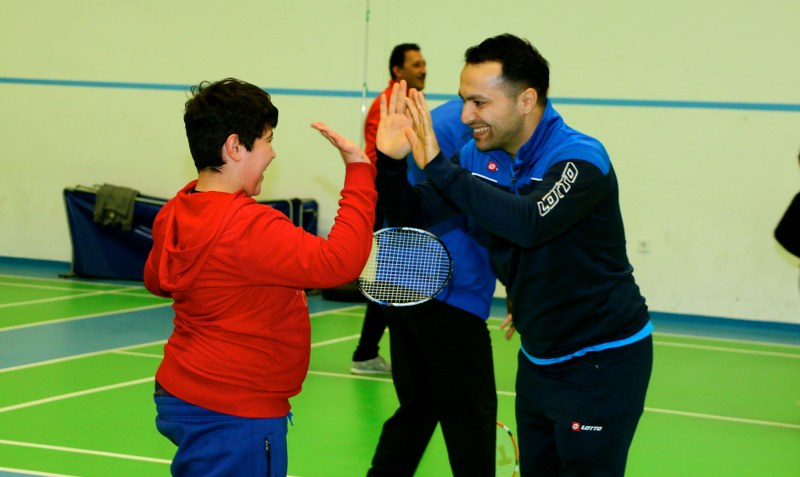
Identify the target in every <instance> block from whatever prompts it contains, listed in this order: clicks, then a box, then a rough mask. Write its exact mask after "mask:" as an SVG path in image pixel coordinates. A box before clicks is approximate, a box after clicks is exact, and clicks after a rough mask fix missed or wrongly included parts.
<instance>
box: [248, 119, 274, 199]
mask: <svg viewBox="0 0 800 477" xmlns="http://www.w3.org/2000/svg"><path fill="white" fill-rule="evenodd" d="M272 136H273V132H272V128H267V129H266V130H265V131H264V135H262V136H261V137H260V138H258V139H256V140H255V141H254V142H253V147H252V149H251V150H250V151H247V150H245V151H244V152H245V157H244V164H243V166H244V168H243V174H242V183H243V190H244V192H245V193H246V194H247V195H248V196H249V197H253V196H256V195H258V194H260V193H261V182H262V181H263V180H264V171H265V170H266V169H267V166H269V165H270V163H271V162H272V160H273V159H275V157H276V156H277V153H276V152H275V150H274V149H272Z"/></svg>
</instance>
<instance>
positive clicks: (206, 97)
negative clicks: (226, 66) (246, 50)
mask: <svg viewBox="0 0 800 477" xmlns="http://www.w3.org/2000/svg"><path fill="white" fill-rule="evenodd" d="M183 123H184V125H185V126H186V137H187V138H188V139H189V150H190V151H191V153H192V158H194V165H195V167H196V168H197V170H198V172H199V171H201V170H203V169H209V168H210V169H213V170H219V169H220V167H222V166H223V164H224V161H223V160H222V146H223V145H224V144H225V141H226V140H227V139H228V136H230V135H231V134H237V135H238V136H239V143H240V144H241V145H243V146H244V147H245V148H246V149H247V150H248V151H250V150H252V148H253V143H254V142H255V140H256V139H258V138H260V137H261V136H263V135H264V132H265V131H266V130H267V128H273V129H274V128H275V127H277V126H278V108H276V107H275V105H273V104H272V101H271V100H270V96H269V93H267V92H266V91H264V90H263V89H261V88H259V87H258V86H255V85H252V84H250V83H246V82H244V81H241V80H238V79H236V78H226V79H224V80H221V81H217V82H215V83H209V82H208V81H203V82H202V83H200V84H198V85H195V86H192V97H191V98H190V99H189V100H188V101H186V110H185V112H184V114H183Z"/></svg>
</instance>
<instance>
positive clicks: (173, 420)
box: [144, 78, 377, 477]
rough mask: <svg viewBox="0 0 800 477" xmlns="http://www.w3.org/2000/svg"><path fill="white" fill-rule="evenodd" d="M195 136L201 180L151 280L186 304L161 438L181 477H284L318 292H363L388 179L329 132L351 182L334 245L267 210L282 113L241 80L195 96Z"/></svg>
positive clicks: (161, 386)
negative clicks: (360, 281) (311, 298)
mask: <svg viewBox="0 0 800 477" xmlns="http://www.w3.org/2000/svg"><path fill="white" fill-rule="evenodd" d="M192 93H193V96H192V97H191V98H190V99H189V100H188V101H187V102H186V110H185V114H184V123H185V126H186V135H187V137H188V140H189V149H190V150H191V153H192V157H193V159H194V163H195V167H196V168H197V171H198V178H197V180H195V181H192V182H190V183H189V184H187V185H186V186H185V187H184V188H183V189H181V190H180V191H179V192H178V194H177V195H176V196H175V197H174V198H173V199H171V200H170V201H169V202H168V203H167V204H166V205H165V206H164V207H163V208H162V210H161V211H160V212H159V214H158V216H157V217H156V220H155V223H154V225H153V249H152V251H151V252H150V255H149V257H148V259H147V263H146V265H145V271H144V282H145V286H146V287H147V289H148V290H150V291H151V292H152V293H154V294H156V295H159V296H164V297H170V298H172V299H173V301H174V304H173V309H174V311H175V318H174V330H173V332H172V335H171V336H170V338H169V341H168V342H167V344H166V345H165V347H164V358H163V360H162V362H161V364H160V366H159V368H158V371H157V373H156V392H155V403H156V410H157V412H158V416H157V418H156V426H157V428H158V430H159V432H161V433H162V434H163V435H164V436H166V437H168V438H169V439H170V440H171V441H172V442H174V443H175V444H176V445H177V446H178V450H177V452H176V454H175V458H174V459H173V462H172V467H171V469H172V475H174V476H200V475H202V476H204V477H222V476H242V475H269V476H284V475H286V469H287V452H286V433H287V420H288V418H289V417H290V415H291V414H290V412H289V409H290V406H289V398H290V397H292V396H294V395H296V394H297V393H299V392H300V389H301V386H302V383H303V380H304V379H305V376H306V373H307V371H308V363H309V357H310V350H311V343H310V339H311V337H310V323H309V313H308V304H307V301H306V295H305V291H304V290H305V289H306V288H331V287H335V286H340V285H342V284H344V283H348V282H351V281H353V280H354V279H355V278H356V277H357V276H358V274H359V273H360V272H361V270H362V268H363V266H364V263H365V262H366V260H367V257H368V255H369V251H370V247H371V244H372V227H373V221H374V217H375V214H374V211H375V202H376V198H377V194H376V192H375V188H374V183H375V168H374V166H373V165H372V164H371V162H370V160H369V159H368V158H367V156H366V155H365V154H364V152H363V151H361V150H360V149H359V148H358V146H356V145H355V144H354V143H353V142H351V141H349V140H347V139H345V138H343V137H341V136H339V135H338V134H337V133H336V132H334V131H333V130H331V129H330V128H328V127H327V126H325V125H324V124H322V123H314V124H312V127H314V128H315V129H317V130H319V131H320V133H322V135H323V136H325V137H326V138H327V139H328V140H329V141H330V142H331V143H332V144H333V145H334V146H335V147H336V148H337V149H338V150H339V152H340V154H341V156H342V158H343V159H344V163H345V171H346V172H345V180H344V188H343V189H342V192H341V195H342V198H341V200H340V202H339V211H338V214H337V217H336V219H335V224H334V226H333V227H332V229H331V231H330V234H329V235H328V238H327V240H326V239H323V238H321V237H318V236H315V235H313V234H310V233H307V232H305V231H304V230H303V229H302V228H299V227H295V226H294V225H293V224H292V222H291V221H290V220H289V219H288V218H287V217H286V216H285V215H284V214H282V213H281V212H279V211H277V210H275V209H273V208H272V207H270V206H268V205H264V204H258V203H257V202H256V201H255V199H253V198H252V196H255V195H258V194H259V193H260V192H261V182H262V181H263V174H264V171H265V169H266V168H267V166H269V164H270V162H272V160H273V159H275V157H276V153H275V150H274V149H273V147H272V139H273V134H274V129H275V127H276V126H277V124H278V110H277V108H276V107H275V106H274V105H273V104H272V102H271V100H270V96H269V94H268V93H267V92H265V91H264V90H262V89H261V88H258V87H256V86H254V85H252V84H248V83H245V82H243V81H240V80H237V79H233V78H228V79H225V80H222V81H219V82H215V83H208V82H204V83H201V84H199V85H197V86H195V87H193V88H192Z"/></svg>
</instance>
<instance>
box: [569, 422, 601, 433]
mask: <svg viewBox="0 0 800 477" xmlns="http://www.w3.org/2000/svg"><path fill="white" fill-rule="evenodd" d="M602 430H603V426H585V425H583V424H581V423H580V422H573V423H572V432H581V431H589V432H600V431H602Z"/></svg>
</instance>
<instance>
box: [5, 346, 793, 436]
mask: <svg viewBox="0 0 800 477" xmlns="http://www.w3.org/2000/svg"><path fill="white" fill-rule="evenodd" d="M149 357H153V358H155V357H157V356H156V355H152V356H149ZM308 374H310V375H315V376H325V377H334V378H340V379H360V380H367V381H379V382H385V383H391V382H392V379H391V378H379V377H374V376H358V375H353V374H344V373H331V372H325V371H312V370H309V371H308ZM153 380H154V377H153V376H149V377H146V378H142V379H136V380H132V381H126V382H123V383H117V384H111V385H108V386H100V387H96V388H91V389H86V390H83V391H76V392H72V393H66V394H61V395H58V396H51V397H49V398H45V399H38V400H35V401H28V402H25V403H20V404H15V405H11V406H6V407H3V408H0V413H4V412H8V411H14V410H17V409H23V408H28V407H33V406H38V405H40V404H48V403H52V402H56V401H62V400H65V399H71V398H74V397H81V396H86V395H89V394H95V393H99V392H105V391H110V390H114V389H120V388H124V387H128V386H135V385H138V384H144V383H147V382H152V381H153ZM497 394H499V395H503V396H512V397H515V396H516V393H515V392H512V391H499V390H498V391H497ZM644 410H645V411H646V412H654V413H660V414H670V415H677V416H685V417H693V418H699V419H708V420H717V421H725V422H733V423H738V424H751V425H760V426H769V427H780V428H786V429H798V430H800V425H798V424H790V423H783V422H775V421H765V420H759V419H747V418H739V417H731V416H719V415H715V414H706V413H697V412H690V411H678V410H672V409H661V408H651V407H645V409H644ZM2 442H3V441H2V440H0V443H2Z"/></svg>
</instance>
